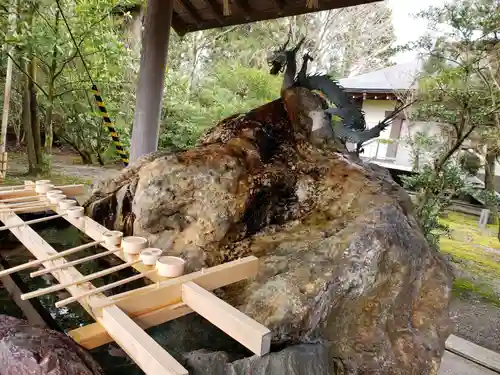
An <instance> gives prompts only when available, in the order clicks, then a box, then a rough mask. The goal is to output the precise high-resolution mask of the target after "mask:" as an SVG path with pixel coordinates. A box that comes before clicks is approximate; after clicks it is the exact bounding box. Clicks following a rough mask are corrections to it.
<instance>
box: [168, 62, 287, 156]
mask: <svg viewBox="0 0 500 375" xmlns="http://www.w3.org/2000/svg"><path fill="white" fill-rule="evenodd" d="M179 83H182V82H180V80H179V79H178V75H177V74H175V73H172V74H169V75H168V76H167V83H166V87H167V92H166V93H165V98H164V100H165V105H164V109H163V113H162V125H163V126H162V129H163V130H162V132H161V134H160V147H161V148H164V149H169V150H176V149H185V148H188V147H191V146H193V145H194V144H195V143H196V141H197V140H198V138H199V137H200V136H201V135H202V134H203V133H204V132H205V131H206V130H207V129H208V128H209V127H211V126H213V125H214V124H216V123H217V122H218V121H220V120H222V119H223V118H225V117H228V116H230V115H232V114H235V113H243V112H246V111H248V110H250V109H252V108H255V107H258V106H260V105H262V104H265V103H267V102H269V101H272V100H275V99H277V98H278V95H279V94H278V93H279V90H280V85H281V80H280V78H278V77H273V76H270V75H269V74H268V73H267V72H266V71H264V70H260V69H256V68H249V67H245V66H242V65H240V64H237V65H232V66H226V65H219V66H217V67H216V68H215V69H214V71H213V73H212V74H211V76H210V77H207V78H205V79H204V80H203V81H202V82H201V83H200V85H199V87H198V88H197V89H196V92H192V93H191V97H190V98H189V99H190V100H187V99H188V98H187V97H186V96H187V94H186V91H185V85H182V84H179ZM170 84H171V85H170ZM186 84H187V83H186Z"/></svg>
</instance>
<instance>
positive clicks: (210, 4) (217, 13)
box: [203, 0, 224, 25]
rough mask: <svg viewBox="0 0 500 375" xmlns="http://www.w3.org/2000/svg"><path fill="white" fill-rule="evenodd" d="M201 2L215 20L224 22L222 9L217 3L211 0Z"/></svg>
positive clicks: (220, 22)
mask: <svg viewBox="0 0 500 375" xmlns="http://www.w3.org/2000/svg"><path fill="white" fill-rule="evenodd" d="M203 3H204V4H205V5H206V7H207V8H208V9H209V10H210V12H211V13H212V15H213V16H214V18H215V20H216V21H217V22H218V23H219V24H220V25H223V24H224V19H223V16H222V9H220V7H219V4H217V3H216V2H215V1H212V0H204V1H203Z"/></svg>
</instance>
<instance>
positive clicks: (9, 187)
mask: <svg viewBox="0 0 500 375" xmlns="http://www.w3.org/2000/svg"><path fill="white" fill-rule="evenodd" d="M30 182H31V181H30ZM30 186H35V183H34V182H33V183H32V184H26V183H25V184H24V185H5V186H0V191H11V190H14V189H17V190H25V189H27V188H29V187H30Z"/></svg>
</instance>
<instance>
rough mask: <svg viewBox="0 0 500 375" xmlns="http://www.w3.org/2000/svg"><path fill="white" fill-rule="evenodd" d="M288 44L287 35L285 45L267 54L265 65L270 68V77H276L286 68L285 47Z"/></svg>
mask: <svg viewBox="0 0 500 375" xmlns="http://www.w3.org/2000/svg"><path fill="white" fill-rule="evenodd" d="M289 42H290V34H288V39H287V40H286V42H285V44H283V46H281V47H280V48H278V49H277V50H274V51H269V53H268V54H267V58H266V59H267V64H268V65H269V66H270V67H271V71H270V72H269V73H271V74H272V75H277V74H278V73H280V72H283V70H285V66H286V47H287V46H288V43H289Z"/></svg>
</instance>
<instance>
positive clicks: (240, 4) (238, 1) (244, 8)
mask: <svg viewBox="0 0 500 375" xmlns="http://www.w3.org/2000/svg"><path fill="white" fill-rule="evenodd" d="M233 4H234V5H235V6H236V8H238V12H239V13H240V14H242V15H243V18H245V20H247V21H248V20H250V19H251V17H250V15H251V14H252V12H253V10H252V8H251V7H250V6H249V5H248V1H247V0H233Z"/></svg>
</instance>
